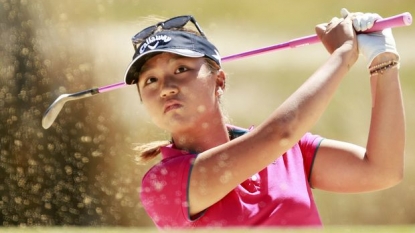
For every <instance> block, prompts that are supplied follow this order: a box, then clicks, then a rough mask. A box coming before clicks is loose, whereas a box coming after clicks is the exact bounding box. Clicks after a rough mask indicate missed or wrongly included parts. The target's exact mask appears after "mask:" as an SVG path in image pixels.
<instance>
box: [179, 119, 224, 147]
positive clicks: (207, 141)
mask: <svg viewBox="0 0 415 233" xmlns="http://www.w3.org/2000/svg"><path fill="white" fill-rule="evenodd" d="M172 138H173V142H174V145H175V147H176V148H178V149H181V150H186V151H190V152H192V153H201V152H203V151H206V150H208V149H211V148H213V147H216V146H219V145H221V144H224V143H226V142H228V141H229V134H228V130H227V128H226V125H225V123H224V122H223V121H219V122H216V123H214V122H212V121H211V122H209V123H208V122H206V123H205V124H201V125H200V126H198V127H193V128H192V129H191V130H188V131H185V132H180V133H175V134H173V135H172Z"/></svg>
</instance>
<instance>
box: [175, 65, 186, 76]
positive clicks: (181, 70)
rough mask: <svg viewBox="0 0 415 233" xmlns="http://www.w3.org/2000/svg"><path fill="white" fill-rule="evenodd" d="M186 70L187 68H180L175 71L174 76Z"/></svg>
mask: <svg viewBox="0 0 415 233" xmlns="http://www.w3.org/2000/svg"><path fill="white" fill-rule="evenodd" d="M188 70H189V68H187V67H185V66H180V67H179V68H177V69H176V71H175V72H174V73H175V74H180V73H183V72H186V71H188Z"/></svg>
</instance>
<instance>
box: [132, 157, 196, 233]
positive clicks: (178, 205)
mask: <svg viewBox="0 0 415 233" xmlns="http://www.w3.org/2000/svg"><path fill="white" fill-rule="evenodd" d="M194 159H195V156H193V155H185V156H179V157H174V158H169V159H167V160H166V161H162V162H160V163H159V164H157V165H155V166H154V167H152V168H151V169H150V170H149V171H148V172H147V173H146V174H145V176H144V177H143V180H142V184H141V191H140V198H141V203H142V205H143V207H144V209H145V210H146V212H147V213H148V215H149V216H150V217H151V219H152V220H153V222H154V223H155V224H156V226H158V227H182V226H184V225H186V224H188V221H189V220H188V203H187V187H188V182H189V180H188V179H189V173H190V170H191V168H192V165H193V161H194Z"/></svg>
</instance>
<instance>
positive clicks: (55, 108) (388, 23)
mask: <svg viewBox="0 0 415 233" xmlns="http://www.w3.org/2000/svg"><path fill="white" fill-rule="evenodd" d="M411 24H412V16H411V14H410V13H408V12H405V13H402V14H399V15H395V16H392V17H389V18H383V19H379V20H377V21H375V23H374V25H373V27H372V28H371V29H370V30H367V31H365V33H367V32H373V31H381V30H383V29H385V28H394V27H402V26H409V25H411ZM318 42H320V39H319V38H318V36H317V35H310V36H306V37H301V38H297V39H293V40H290V41H288V42H285V43H281V44H276V45H272V46H268V47H263V48H259V49H255V50H251V51H247V52H243V53H238V54H234V55H231V56H226V57H223V58H222V61H223V62H228V61H233V60H237V59H241V58H246V57H250V56H254V55H259V54H263V53H266V52H271V51H276V50H281V49H286V48H296V47H299V46H304V45H309V44H315V43H318ZM125 86H128V85H126V84H125V83H124V82H119V83H114V84H110V85H107V86H103V87H98V88H91V89H88V90H85V91H80V92H77V93H72V94H62V95H61V96H59V98H57V99H56V100H55V101H54V102H53V103H52V104H51V105H50V106H49V108H48V109H47V110H46V111H45V113H44V115H43V119H42V126H43V128H45V129H47V128H49V127H50V126H51V125H52V123H53V122H54V121H55V119H56V117H57V115H58V114H59V112H60V111H61V109H62V107H63V105H64V104H65V103H66V102H67V101H70V100H77V99H82V98H86V97H90V96H93V95H96V94H99V93H104V92H107V91H112V90H115V89H118V88H121V87H125Z"/></svg>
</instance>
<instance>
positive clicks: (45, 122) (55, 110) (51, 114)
mask: <svg viewBox="0 0 415 233" xmlns="http://www.w3.org/2000/svg"><path fill="white" fill-rule="evenodd" d="M69 96H70V95H69V94H62V95H60V96H59V97H58V98H57V99H56V100H55V101H54V102H53V103H52V104H51V105H50V106H49V108H48V109H47V110H46V112H45V113H44V114H43V118H42V127H43V128H44V129H48V128H49V127H50V126H51V125H52V124H53V122H54V121H55V119H56V117H57V116H58V115H59V112H60V111H61V110H62V108H63V105H65V103H66V102H67V101H69V100H71V99H70V98H69Z"/></svg>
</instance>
